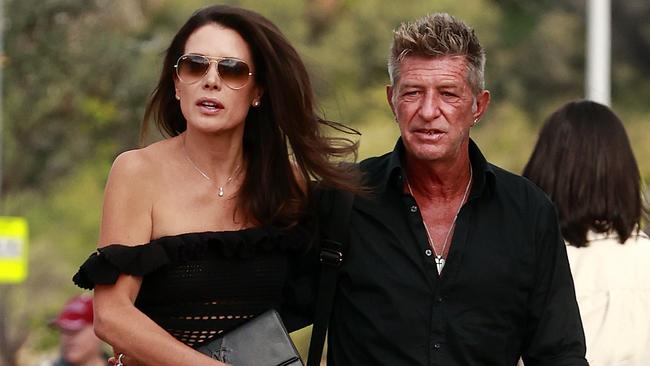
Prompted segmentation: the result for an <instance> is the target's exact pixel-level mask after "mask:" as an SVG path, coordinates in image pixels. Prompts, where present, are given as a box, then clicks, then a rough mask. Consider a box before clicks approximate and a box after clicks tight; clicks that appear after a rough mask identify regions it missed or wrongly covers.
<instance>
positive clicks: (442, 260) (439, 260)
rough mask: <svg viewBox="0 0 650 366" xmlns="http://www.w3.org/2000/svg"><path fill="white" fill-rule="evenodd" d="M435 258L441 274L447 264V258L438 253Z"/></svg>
mask: <svg viewBox="0 0 650 366" xmlns="http://www.w3.org/2000/svg"><path fill="white" fill-rule="evenodd" d="M433 260H434V261H435V262H436V268H437V269H438V274H440V273H441V272H442V267H444V266H445V258H443V257H442V256H441V255H436V257H435V258H434V259H433Z"/></svg>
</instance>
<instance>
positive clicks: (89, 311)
mask: <svg viewBox="0 0 650 366" xmlns="http://www.w3.org/2000/svg"><path fill="white" fill-rule="evenodd" d="M50 326H52V327H54V328H56V329H58V330H59V331H60V333H61V337H60V339H59V342H60V347H61V348H60V357H59V359H58V360H56V361H54V362H53V363H52V364H51V365H52V366H100V365H101V366H104V365H106V364H107V362H106V360H107V355H105V354H104V352H103V350H102V342H101V341H100V340H99V338H97V336H96V335H95V332H94V330H93V299H92V296H89V295H79V296H75V297H73V298H71V299H70V300H68V302H67V303H66V304H65V306H64V307H63V309H62V310H61V312H60V313H59V315H58V316H57V317H56V318H55V319H53V320H52V321H51V322H50Z"/></svg>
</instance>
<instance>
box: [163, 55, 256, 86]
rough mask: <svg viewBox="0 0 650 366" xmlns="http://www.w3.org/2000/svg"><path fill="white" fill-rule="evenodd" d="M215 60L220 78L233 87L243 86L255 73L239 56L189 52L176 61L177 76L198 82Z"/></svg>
mask: <svg viewBox="0 0 650 366" xmlns="http://www.w3.org/2000/svg"><path fill="white" fill-rule="evenodd" d="M213 62H214V63H215V64H216V67H217V74H218V75H219V78H220V79H221V81H223V83H224V84H226V85H227V86H228V87H229V88H231V89H241V88H243V87H244V86H246V84H248V80H250V77H251V76H252V75H253V73H252V72H251V71H250V67H249V66H248V64H247V63H246V62H245V61H243V60H240V59H238V58H234V57H210V56H205V55H200V54H197V53H188V54H185V55H183V56H181V57H179V58H178V61H176V65H174V68H175V69H176V76H178V80H180V81H181V82H182V83H185V84H193V83H196V82H197V81H199V80H201V79H203V77H204V76H205V75H206V74H207V73H208V70H210V65H212V63H213Z"/></svg>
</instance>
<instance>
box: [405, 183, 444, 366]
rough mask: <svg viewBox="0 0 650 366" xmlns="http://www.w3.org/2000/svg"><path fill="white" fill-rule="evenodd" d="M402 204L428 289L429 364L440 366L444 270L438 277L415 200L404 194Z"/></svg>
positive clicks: (442, 347)
mask: <svg viewBox="0 0 650 366" xmlns="http://www.w3.org/2000/svg"><path fill="white" fill-rule="evenodd" d="M404 202H405V203H406V207H407V217H408V218H409V220H408V221H409V226H410V228H411V231H412V233H413V235H414V237H415V239H416V242H417V245H418V250H419V252H420V253H422V261H423V266H424V270H425V273H426V276H427V280H428V282H429V287H430V293H431V297H430V309H431V312H430V320H431V326H430V333H429V355H430V357H429V364H430V365H432V366H438V365H442V358H443V357H442V354H443V352H444V348H445V343H444V339H445V337H444V335H445V334H444V332H445V326H444V317H443V311H444V304H445V296H444V294H443V293H442V286H441V282H442V281H443V278H444V277H443V275H444V273H445V270H444V269H443V271H442V274H443V275H438V270H437V268H436V264H435V262H434V260H433V258H434V253H433V250H432V249H431V246H430V244H429V241H428V239H427V236H426V232H425V230H424V222H423V220H422V215H421V213H420V208H419V206H418V205H417V202H415V199H414V198H413V196H411V195H410V194H407V193H405V194H404Z"/></svg>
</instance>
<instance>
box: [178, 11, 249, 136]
mask: <svg viewBox="0 0 650 366" xmlns="http://www.w3.org/2000/svg"><path fill="white" fill-rule="evenodd" d="M184 54H185V55H188V54H194V55H203V56H207V57H208V58H209V60H210V63H209V68H208V70H207V72H206V73H205V75H203V76H201V73H200V72H198V73H197V72H196V70H194V71H191V72H188V73H184V72H185V71H186V70H192V68H196V66H197V65H196V64H194V66H192V65H190V66H187V67H185V66H183V67H182V68H180V70H181V71H179V73H180V74H181V79H179V77H178V74H174V85H175V89H176V98H177V99H179V98H180V106H181V111H182V113H183V116H185V119H186V120H187V128H188V129H198V130H202V131H204V132H208V133H222V132H226V131H231V132H232V131H234V130H238V129H239V130H242V131H243V128H244V123H243V122H244V120H245V118H246V115H247V114H248V109H249V108H250V107H251V105H252V104H253V103H255V102H257V101H259V100H260V98H261V96H262V90H261V88H259V87H258V86H257V85H256V84H255V80H254V79H255V78H254V75H247V74H243V75H244V76H243V77H241V75H242V74H241V69H240V68H237V67H236V66H237V65H234V66H235V69H236V70H239V71H237V72H240V78H239V79H238V80H235V83H233V81H232V80H233V79H232V73H230V75H229V74H228V70H224V69H222V72H221V74H223V75H221V76H220V74H219V72H218V71H217V62H223V64H221V67H226V68H228V67H231V66H233V62H235V63H236V62H237V60H225V61H219V60H221V59H222V58H224V57H227V58H235V59H238V60H241V61H244V62H245V63H246V64H247V65H248V68H249V70H250V72H251V73H253V74H254V73H255V66H254V65H253V58H252V55H251V52H250V49H249V47H248V44H247V43H246V42H245V41H244V39H243V38H242V37H241V36H240V35H239V33H237V32H236V31H234V30H232V29H229V28H225V27H223V26H221V25H219V24H216V23H211V24H206V25H204V26H202V27H200V28H198V29H196V30H195V31H194V33H192V35H190V37H189V38H188V39H187V42H186V44H185V50H184ZM198 60H203V61H207V59H205V58H203V59H202V58H200V57H199V58H198ZM199 66H200V65H199ZM239 66H242V65H239ZM230 70H231V71H232V70H233V69H230ZM183 75H193V76H194V77H183ZM222 76H223V77H222ZM224 79H225V80H224ZM242 80H243V82H242ZM246 80H247V81H246ZM188 81H190V82H188ZM241 84H244V85H243V86H241ZM229 85H230V86H229ZM231 86H234V87H235V88H237V89H235V88H233V87H231Z"/></svg>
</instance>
